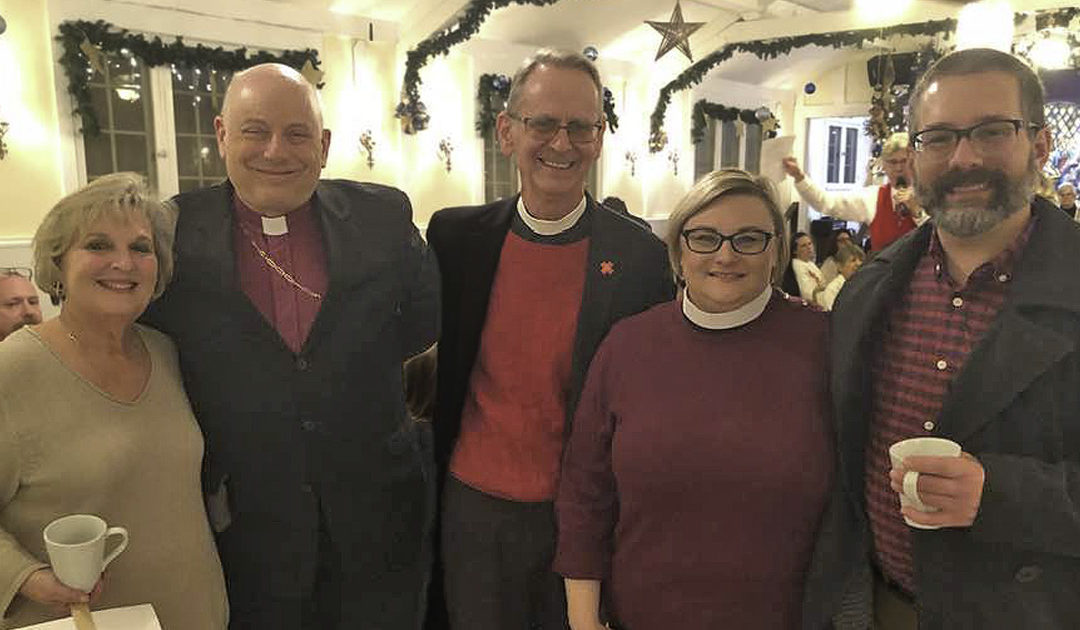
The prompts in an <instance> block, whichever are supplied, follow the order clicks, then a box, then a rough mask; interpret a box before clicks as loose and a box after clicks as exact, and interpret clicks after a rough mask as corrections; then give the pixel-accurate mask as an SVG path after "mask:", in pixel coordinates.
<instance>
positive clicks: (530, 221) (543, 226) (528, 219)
mask: <svg viewBox="0 0 1080 630" xmlns="http://www.w3.org/2000/svg"><path fill="white" fill-rule="evenodd" d="M517 206H518V216H520V217H521V220H522V221H524V222H525V225H526V226H528V228H529V229H530V230H532V231H533V232H536V233H537V234H539V235H540V236H555V235H556V234H562V233H563V232H565V231H567V230H569V229H570V228H572V227H574V225H575V224H576V223H577V222H578V219H580V218H581V215H583V214H585V195H582V196H581V202H580V203H578V205H577V207H576V208H574V209H573V210H571V211H570V214H567V215H566V216H564V217H563V218H561V219H555V220H554V221H548V220H547V219H537V218H536V217H534V216H533V215H531V214H529V211H528V210H526V209H525V198H524V197H520V196H519V197H518V204H517Z"/></svg>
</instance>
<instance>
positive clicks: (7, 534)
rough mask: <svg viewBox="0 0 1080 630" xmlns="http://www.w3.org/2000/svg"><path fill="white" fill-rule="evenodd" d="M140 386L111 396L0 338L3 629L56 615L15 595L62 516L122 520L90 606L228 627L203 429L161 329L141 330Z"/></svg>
mask: <svg viewBox="0 0 1080 630" xmlns="http://www.w3.org/2000/svg"><path fill="white" fill-rule="evenodd" d="M138 332H139V334H140V336H141V337H142V340H143V342H144V343H145V344H146V347H147V349H148V350H149V353H150V357H151V364H152V368H151V375H150V380H149V382H148V383H147V385H146V389H145V391H143V393H142V394H141V395H140V396H139V398H138V399H137V400H136V401H135V402H133V403H124V402H119V401H117V400H115V399H113V398H111V397H109V396H108V395H107V394H105V393H104V392H102V391H101V390H99V389H98V388H97V387H95V386H94V385H92V384H91V383H89V382H88V381H86V380H85V379H83V378H82V377H80V376H79V375H78V374H76V373H75V372H73V371H72V370H70V369H69V368H68V367H67V366H65V365H64V364H63V363H61V362H60V360H59V359H58V358H57V357H56V355H55V354H53V353H52V351H51V350H49V348H48V347H47V346H46V345H45V344H44V343H43V342H42V340H41V338H40V337H38V335H37V333H36V332H34V331H32V330H30V329H28V328H23V329H20V330H18V331H17V332H15V333H14V334H12V335H11V336H9V337H8V338H7V339H5V340H4V341H3V342H2V343H0V612H3V619H2V620H0V627H3V628H9V627H19V626H23V625H27V624H32V623H37V622H41V621H46V620H49V619H55V618H57V617H58V613H56V612H55V611H53V610H51V609H48V608H46V607H43V606H40V605H38V604H35V603H33V602H31V601H29V600H27V599H25V598H23V597H22V596H20V595H17V593H18V590H19V587H20V586H21V584H22V582H23V581H24V580H25V579H26V577H27V576H29V575H30V573H32V572H33V571H34V570H36V569H38V568H41V567H42V566H44V563H46V562H48V556H47V554H46V552H45V548H44V541H43V540H42V530H43V529H44V527H45V525H47V524H48V523H49V522H50V521H51V520H53V519H54V518H57V517H59V516H63V515H65V514H71V513H91V514H97V515H99V516H101V517H102V518H104V519H105V521H106V522H107V523H109V525H120V526H123V527H126V528H127V530H128V533H129V536H130V542H129V544H128V548H127V550H126V551H125V552H124V553H123V554H121V555H120V557H119V558H117V559H116V560H115V561H114V562H113V563H112V564H111V565H110V566H109V568H108V571H107V573H106V579H105V583H104V591H103V592H102V594H101V597H100V598H99V599H98V600H96V601H95V602H94V604H93V607H94V608H111V607H113V606H127V605H133V604H142V603H151V604H153V605H154V609H155V610H156V611H157V614H158V617H159V618H160V619H161V623H162V627H163V628H165V630H218V629H224V628H225V627H226V622H227V617H228V604H227V601H226V597H225V582H224V579H223V577H222V574H221V564H220V562H219V560H218V557H217V552H216V551H215V549H214V542H213V538H212V536H211V533H210V527H209V525H208V524H207V519H206V512H205V509H204V507H203V500H202V493H201V486H200V483H199V474H200V468H201V463H202V455H203V441H202V435H201V434H200V432H199V427H198V425H197V424H196V423H195V418H194V416H193V415H192V412H191V406H190V405H189V403H188V399H187V396H186V395H185V393H184V389H183V385H182V383H181V379H180V369H179V365H178V362H177V358H176V350H175V348H174V347H173V344H172V342H171V341H170V340H169V339H168V337H166V336H165V335H163V334H161V333H159V332H157V331H155V330H153V329H150V328H146V327H141V326H139V327H138Z"/></svg>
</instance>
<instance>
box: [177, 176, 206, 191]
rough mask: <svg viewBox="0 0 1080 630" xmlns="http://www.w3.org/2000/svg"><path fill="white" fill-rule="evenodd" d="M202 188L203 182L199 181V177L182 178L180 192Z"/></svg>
mask: <svg viewBox="0 0 1080 630" xmlns="http://www.w3.org/2000/svg"><path fill="white" fill-rule="evenodd" d="M200 188H202V184H200V183H199V180H198V179H190V178H185V177H181V178H180V192H190V191H192V190H198V189H200Z"/></svg>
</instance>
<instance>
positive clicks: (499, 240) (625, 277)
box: [427, 197, 675, 472]
mask: <svg viewBox="0 0 1080 630" xmlns="http://www.w3.org/2000/svg"><path fill="white" fill-rule="evenodd" d="M517 200H518V198H517V197H513V198H510V199H502V200H499V201H496V202H494V203H490V204H487V205H484V206H470V207H460V208H447V209H444V210H441V211H439V212H436V213H435V215H434V216H433V217H432V218H431V224H430V225H429V226H428V230H427V237H428V240H429V241H430V242H431V247H432V249H434V250H435V255H436V256H437V257H438V259H439V266H440V271H441V272H442V282H443V285H442V312H443V327H442V336H441V337H440V339H439V365H438V390H437V391H438V395H437V399H436V406H435V460H436V463H437V465H438V467H439V470H440V472H445V469H446V465H447V463H448V462H449V459H450V454H451V452H452V450H453V447H454V441H455V440H456V439H457V436H458V432H459V431H460V429H461V411H462V407H463V405H464V403H465V396H466V393H467V391H468V388H469V377H470V375H471V374H472V369H473V364H474V363H475V361H476V354H477V351H478V349H479V347H480V334H481V332H482V331H483V329H484V320H485V318H486V317H487V310H488V300H489V298H490V296H491V286H492V284H493V282H494V280H495V271H496V269H497V267H498V264H499V254H500V252H501V251H502V245H503V241H504V240H505V239H506V234H507V232H508V231H509V229H510V222H511V220H512V219H513V217H514V214H515V213H516V212H517ZM587 203H588V205H587V208H586V211H585V214H584V215H583V216H582V219H581V220H582V221H589V222H590V226H589V231H590V238H589V252H588V263H587V265H586V269H585V274H586V275H585V288H584V294H583V295H582V300H581V311H580V313H579V314H578V328H577V335H576V338H575V339H574V351H573V360H572V370H571V383H570V388H569V395H570V400H569V404H568V405H567V414H568V417H567V426H568V427H569V416H572V415H573V411H574V407H575V406H576V405H577V400H578V397H579V396H580V394H581V388H582V386H583V384H584V380H585V373H586V371H587V370H588V368H589V362H590V361H591V360H592V356H593V353H594V352H596V348H597V346H598V345H599V344H600V341H601V340H602V339H603V337H604V335H605V334H607V331H608V329H609V328H610V327H611V325H612V324H613V323H615V322H616V321H617V320H619V319H621V318H623V317H626V316H627V315H633V314H635V313H639V312H641V311H643V310H645V309H646V308H648V307H649V306H652V305H653V304H656V303H659V302H664V301H667V300H670V299H671V298H672V297H673V296H674V293H675V287H674V283H673V279H672V274H671V266H670V264H669V263H668V259H667V252H666V250H665V248H664V245H663V243H661V242H660V240H659V239H658V238H656V237H655V236H653V235H652V233H650V232H647V231H645V230H644V229H643V228H642V227H640V226H638V225H637V224H635V223H633V222H632V221H630V220H629V219H627V218H626V217H623V216H620V215H618V214H616V213H615V212H613V211H611V210H609V209H607V208H605V207H603V206H601V205H600V204H598V203H596V202H595V201H594V200H593V199H592V198H591V197H589V198H588V202H587ZM604 261H611V262H613V263H614V264H615V267H614V269H615V272H614V273H612V274H609V275H605V274H603V273H601V271H600V263H601V262H604Z"/></svg>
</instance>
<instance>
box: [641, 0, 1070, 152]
mask: <svg viewBox="0 0 1080 630" xmlns="http://www.w3.org/2000/svg"><path fill="white" fill-rule="evenodd" d="M1077 15H1080V8H1076V7H1070V8H1066V9H1058V10H1053V11H1041V12H1039V13H1037V14H1036V24H1037V25H1040V26H1039V28H1044V27H1045V26H1049V25H1059V26H1062V25H1067V24H1068V23H1069V22H1070V21H1071V20H1072V19H1073V18H1074V17H1076V16H1077ZM1018 19H1019V18H1018ZM955 30H956V20H955V19H951V18H950V19H945V20H932V21H929V22H923V23H920V24H899V25H897V26H890V27H886V28H867V29H860V30H853V31H840V32H835V33H814V34H811V35H799V36H797V37H778V38H773V39H764V40H757V41H749V42H736V43H732V44H727V45H725V46H724V47H723V48H720V49H718V50H716V51H713V52H712V53H710V54H709V55H707V56H706V57H703V58H702V59H700V60H699V61H697V62H696V63H694V64H693V65H691V66H690V67H689V68H687V69H686V70H684V71H682V72H681V73H680V74H679V75H678V76H677V77H675V78H674V79H673V80H672V81H670V82H669V83H668V84H667V85H665V86H664V87H663V88H661V89H660V95H659V97H658V98H657V101H656V107H655V109H653V113H652V115H651V116H650V117H649V130H650V134H649V151H651V152H653V153H656V152H659V151H661V150H662V149H663V148H664V146H665V145H666V144H667V137H666V134H664V131H663V126H664V115H665V113H666V111H667V107H668V105H670V104H671V95H672V94H674V93H676V92H681V91H683V90H686V89H689V88H691V87H693V86H694V85H697V84H698V83H701V81H702V80H703V79H704V78H705V75H706V74H708V72H709V71H710V70H712V69H713V68H715V67H716V66H718V65H720V64H721V63H723V62H725V61H727V60H728V59H730V58H731V57H732V55H734V54H735V53H737V52H744V53H749V54H752V55H754V56H756V57H757V58H759V59H773V58H776V57H778V56H780V55H786V54H789V53H790V52H791V51H792V50H795V49H796V48H803V47H805V46H813V45H816V46H821V47H823V48H825V47H828V48H846V47H853V46H854V47H860V48H861V47H862V46H863V45H865V44H867V43H870V42H872V41H874V40H877V39H883V38H888V37H893V36H896V35H909V36H917V35H929V36H933V35H941V34H944V33H951V32H953V31H955Z"/></svg>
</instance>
